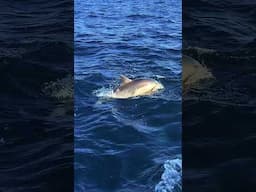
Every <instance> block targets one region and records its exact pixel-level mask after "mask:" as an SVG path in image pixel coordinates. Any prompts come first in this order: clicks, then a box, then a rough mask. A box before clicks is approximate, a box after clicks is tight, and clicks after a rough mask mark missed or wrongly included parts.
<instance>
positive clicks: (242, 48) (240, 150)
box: [182, 0, 256, 192]
mask: <svg viewBox="0 0 256 192" xmlns="http://www.w3.org/2000/svg"><path fill="white" fill-rule="evenodd" d="M255 15H256V2H255V1H238V0H222V1H220V0H212V1H203V0H195V1H191V0H184V1H183V21H182V22H183V53H184V54H186V55H189V56H191V57H193V58H194V59H196V60H198V61H199V62H200V63H202V64H204V65H205V66H207V68H208V69H209V70H211V71H212V73H213V75H214V77H215V79H214V80H212V81H203V82H201V83H200V85H198V86H197V87H196V88H194V89H192V90H191V91H190V93H188V94H187V95H185V96H184V97H183V100H182V113H183V117H182V123H183V129H182V130H183V143H182V149H183V150H182V151H183V153H182V157H183V161H182V162H183V165H182V167H183V182H182V183H183V191H184V192H187V191H188V192H201V191H202V192H204V191H207V192H216V191H219V192H222V191H223V192H226V191H233V192H241V191H248V192H250V191H252V192H253V191H255V188H256V186H255V185H256V174H255V173H256V171H255V167H256V163H255V162H256V159H255V158H256V154H255V145H256V131H255V124H256V118H255V112H256V100H255V98H256V86H255V85H256V84H255V82H256V67H255V63H256V56H255V51H256V37H255V34H256V17H255Z"/></svg>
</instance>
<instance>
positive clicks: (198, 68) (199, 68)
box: [182, 55, 214, 92]
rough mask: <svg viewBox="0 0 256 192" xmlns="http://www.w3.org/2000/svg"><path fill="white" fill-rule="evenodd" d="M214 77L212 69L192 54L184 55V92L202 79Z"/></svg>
mask: <svg viewBox="0 0 256 192" xmlns="http://www.w3.org/2000/svg"><path fill="white" fill-rule="evenodd" d="M204 79H214V76H213V74H212V73H211V71H210V70H209V69H208V68H207V67H206V66H204V65H202V64H201V63H199V62H198V61H197V60H195V59H193V58H192V57H190V56H187V55H183V56H182V84H183V92H186V91H188V90H189V89H190V88H192V87H193V86H195V84H196V83H198V82H199V81H201V80H204Z"/></svg>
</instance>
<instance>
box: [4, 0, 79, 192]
mask: <svg viewBox="0 0 256 192" xmlns="http://www.w3.org/2000/svg"><path fill="white" fill-rule="evenodd" d="M0 9H1V10H0V17H1V20H0V36H1V40H0V42H1V43H0V44H1V45H0V87H1V89H0V90H1V91H0V101H1V107H0V191H9V192H12V191H14V192H27V191H33V192H42V191H65V190H67V191H72V190H73V119H74V118H73V99H72V95H73V90H72V84H73V78H72V74H73V3H72V2H71V1H69V0H64V1H63V0H56V1H46V0H40V1H31V0H28V1H14V0H10V1H1V2H0ZM63 88H64V89H63ZM68 90H69V91H68ZM56 96H57V97H58V98H56Z"/></svg>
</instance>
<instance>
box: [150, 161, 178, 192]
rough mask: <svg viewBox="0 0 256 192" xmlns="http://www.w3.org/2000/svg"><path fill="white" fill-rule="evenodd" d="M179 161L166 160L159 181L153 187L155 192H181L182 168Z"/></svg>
mask: <svg viewBox="0 0 256 192" xmlns="http://www.w3.org/2000/svg"><path fill="white" fill-rule="evenodd" d="M181 164H182V161H181V159H172V160H167V161H165V163H164V173H163V174H162V176H161V181H160V182H159V183H158V184H157V185H156V186H155V192H174V191H181V190H182V187H181V175H182V168H181V166H182V165H181Z"/></svg>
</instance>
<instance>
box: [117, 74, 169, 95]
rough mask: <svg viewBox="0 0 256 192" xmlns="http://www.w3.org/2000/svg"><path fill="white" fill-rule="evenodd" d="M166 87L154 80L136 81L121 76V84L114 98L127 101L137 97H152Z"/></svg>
mask: <svg viewBox="0 0 256 192" xmlns="http://www.w3.org/2000/svg"><path fill="white" fill-rule="evenodd" d="M163 88H164V86H163V85H162V84H161V83H159V82H157V81H156V80H153V79H135V80H131V79H129V78H128V77H126V76H124V75H121V84H120V86H119V87H118V88H117V89H115V90H114V92H113V94H112V98H119V99H126V98H131V97H137V96H145V95H152V94H153V93H155V92H156V91H158V90H159V89H163Z"/></svg>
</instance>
